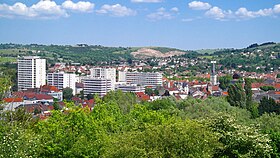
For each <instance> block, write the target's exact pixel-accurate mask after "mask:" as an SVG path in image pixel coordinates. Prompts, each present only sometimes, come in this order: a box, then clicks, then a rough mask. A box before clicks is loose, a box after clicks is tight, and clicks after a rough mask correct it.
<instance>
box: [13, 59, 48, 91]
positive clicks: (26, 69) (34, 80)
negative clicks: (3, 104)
mask: <svg viewBox="0 0 280 158" xmlns="http://www.w3.org/2000/svg"><path fill="white" fill-rule="evenodd" d="M45 84H46V59H41V58H40V57H37V56H26V57H23V58H19V59H18V90H19V91H22V90H27V89H28V88H39V87H40V86H42V85H45Z"/></svg>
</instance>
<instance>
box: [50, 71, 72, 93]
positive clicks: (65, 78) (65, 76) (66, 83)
mask: <svg viewBox="0 0 280 158" xmlns="http://www.w3.org/2000/svg"><path fill="white" fill-rule="evenodd" d="M47 83H48V85H52V86H55V87H57V88H58V89H59V90H63V88H66V87H69V88H71V89H73V95H75V92H76V74H71V73H64V72H57V73H48V75H47Z"/></svg>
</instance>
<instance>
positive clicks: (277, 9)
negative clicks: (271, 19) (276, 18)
mask: <svg viewBox="0 0 280 158" xmlns="http://www.w3.org/2000/svg"><path fill="white" fill-rule="evenodd" d="M273 11H274V12H275V13H280V4H276V5H275V6H274V8H273Z"/></svg>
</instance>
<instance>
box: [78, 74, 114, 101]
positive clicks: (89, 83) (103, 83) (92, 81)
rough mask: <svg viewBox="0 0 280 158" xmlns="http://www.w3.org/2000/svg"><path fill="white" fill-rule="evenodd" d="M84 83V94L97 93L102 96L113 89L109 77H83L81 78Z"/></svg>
mask: <svg viewBox="0 0 280 158" xmlns="http://www.w3.org/2000/svg"><path fill="white" fill-rule="evenodd" d="M82 83H83V84H84V94H85V95H88V94H93V95H94V94H98V95H99V96H101V97H103V96H104V95H106V94H107V93H108V92H109V91H111V90H114V88H113V85H112V83H111V80H110V79H105V78H84V79H82Z"/></svg>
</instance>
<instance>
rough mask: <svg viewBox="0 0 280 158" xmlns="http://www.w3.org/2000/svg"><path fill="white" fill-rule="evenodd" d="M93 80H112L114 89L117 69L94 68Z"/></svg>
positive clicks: (91, 74) (92, 70)
mask: <svg viewBox="0 0 280 158" xmlns="http://www.w3.org/2000/svg"><path fill="white" fill-rule="evenodd" d="M90 77H91V78H102V79H109V80H111V84H112V86H113V88H114V87H115V84H116V69H115V68H92V69H90Z"/></svg>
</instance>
